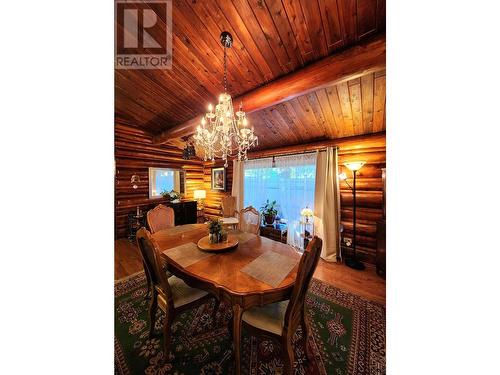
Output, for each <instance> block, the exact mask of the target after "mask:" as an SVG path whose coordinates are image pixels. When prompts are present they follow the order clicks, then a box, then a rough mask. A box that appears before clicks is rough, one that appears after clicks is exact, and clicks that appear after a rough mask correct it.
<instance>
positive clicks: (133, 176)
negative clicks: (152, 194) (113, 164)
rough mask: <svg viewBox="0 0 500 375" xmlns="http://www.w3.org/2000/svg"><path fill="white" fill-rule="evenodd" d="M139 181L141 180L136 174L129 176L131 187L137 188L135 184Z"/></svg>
mask: <svg viewBox="0 0 500 375" xmlns="http://www.w3.org/2000/svg"><path fill="white" fill-rule="evenodd" d="M139 182H141V178H140V177H139V176H138V175H136V174H133V175H132V177H130V183H131V184H132V188H134V189H137V188H138V186H137V184H138V183H139Z"/></svg>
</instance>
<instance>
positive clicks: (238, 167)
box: [231, 160, 245, 212]
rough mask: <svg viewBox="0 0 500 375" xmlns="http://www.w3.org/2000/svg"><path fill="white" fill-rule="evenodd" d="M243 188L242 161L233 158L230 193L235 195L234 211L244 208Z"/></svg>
mask: <svg viewBox="0 0 500 375" xmlns="http://www.w3.org/2000/svg"><path fill="white" fill-rule="evenodd" d="M244 188H245V184H244V171H243V161H238V160H233V187H232V188H231V195H232V196H233V197H236V211H238V212H239V211H241V210H242V209H243V208H244V207H243V197H244V191H245V190H244Z"/></svg>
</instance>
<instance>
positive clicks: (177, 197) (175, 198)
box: [170, 190, 181, 203]
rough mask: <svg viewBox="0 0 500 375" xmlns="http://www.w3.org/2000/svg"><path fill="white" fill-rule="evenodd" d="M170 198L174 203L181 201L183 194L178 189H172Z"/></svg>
mask: <svg viewBox="0 0 500 375" xmlns="http://www.w3.org/2000/svg"><path fill="white" fill-rule="evenodd" d="M170 199H171V200H172V203H179V202H180V201H181V194H180V193H179V192H178V191H175V190H172V191H170Z"/></svg>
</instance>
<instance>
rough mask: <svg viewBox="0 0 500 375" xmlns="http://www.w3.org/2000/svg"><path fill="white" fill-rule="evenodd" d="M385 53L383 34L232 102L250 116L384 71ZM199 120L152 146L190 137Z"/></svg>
mask: <svg viewBox="0 0 500 375" xmlns="http://www.w3.org/2000/svg"><path fill="white" fill-rule="evenodd" d="M385 51H386V45H385V35H382V36H379V37H377V38H374V39H371V40H369V41H367V42H364V43H361V44H359V45H357V46H355V47H352V48H349V49H347V50H345V51H343V52H341V53H339V54H335V55H331V56H328V57H325V58H324V59H322V60H320V61H317V62H315V63H313V64H311V65H308V66H306V67H305V68H302V69H300V70H297V71H295V72H293V73H290V74H288V75H286V76H283V77H281V78H278V79H276V80H274V81H272V82H270V83H268V84H266V85H264V86H261V87H259V88H257V89H255V90H252V91H250V92H248V93H246V94H243V95H242V96H240V97H237V98H235V99H233V103H234V105H235V106H238V105H239V103H240V102H243V106H244V110H245V112H246V113H251V112H254V111H258V110H261V109H264V108H267V107H270V106H273V105H275V104H279V103H282V102H285V101H288V100H290V99H293V98H295V97H297V96H301V95H305V94H308V93H311V92H313V91H316V90H319V89H322V88H325V87H328V86H332V85H335V84H338V83H341V82H345V81H348V80H351V79H355V78H358V77H361V76H363V75H365V74H369V73H373V72H376V71H378V70H380V69H383V68H385ZM201 118H202V115H200V116H197V117H195V118H193V119H191V120H189V121H186V122H184V123H182V124H179V125H177V126H174V127H173V128H171V129H168V130H165V131H163V132H161V133H160V134H158V135H156V136H154V137H153V143H155V144H161V143H166V142H168V141H170V140H174V139H176V138H179V137H181V136H185V135H189V134H193V133H194V132H195V130H196V127H197V126H198V124H199V123H200V121H201Z"/></svg>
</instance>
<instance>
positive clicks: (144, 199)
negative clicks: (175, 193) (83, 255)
mask: <svg viewBox="0 0 500 375" xmlns="http://www.w3.org/2000/svg"><path fill="white" fill-rule="evenodd" d="M115 162H116V172H115V237H116V238H119V237H124V236H126V235H127V231H128V219H127V215H128V213H131V212H135V211H136V208H137V206H139V207H141V209H142V210H147V209H149V208H152V207H154V206H155V205H156V204H158V203H162V202H165V200H164V199H149V191H148V189H149V176H148V168H149V167H161V168H179V169H183V170H184V171H185V172H186V196H185V198H186V199H192V198H193V190H195V189H200V188H201V187H202V185H203V164H202V162H201V161H199V160H184V159H182V150H180V149H178V148H174V147H171V146H165V145H158V146H155V145H153V142H152V138H151V135H149V134H148V133H146V132H143V131H141V130H139V129H136V128H133V127H130V126H125V125H120V124H116V125H115ZM133 174H136V175H138V176H139V177H140V180H141V181H140V182H139V183H137V185H138V188H137V189H134V188H133V187H132V184H131V183H130V178H131V176H132V175H133Z"/></svg>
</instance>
